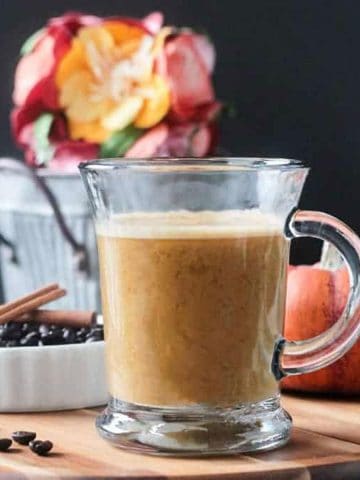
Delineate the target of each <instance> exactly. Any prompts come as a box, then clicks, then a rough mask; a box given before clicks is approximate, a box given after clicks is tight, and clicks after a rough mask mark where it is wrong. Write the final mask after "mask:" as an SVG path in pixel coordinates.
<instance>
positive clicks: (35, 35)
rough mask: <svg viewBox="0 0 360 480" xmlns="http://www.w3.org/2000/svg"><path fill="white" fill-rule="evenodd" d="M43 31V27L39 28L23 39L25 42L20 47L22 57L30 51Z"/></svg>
mask: <svg viewBox="0 0 360 480" xmlns="http://www.w3.org/2000/svg"><path fill="white" fill-rule="evenodd" d="M44 31H45V28H41V29H40V30H37V31H36V32H35V33H33V34H32V35H30V37H29V38H28V39H27V40H25V42H24V43H23V44H22V47H21V48H20V55H21V56H22V57H23V56H24V55H27V54H28V53H30V52H32V50H33V48H34V46H35V44H36V42H37V41H38V39H39V38H40V37H41V35H42V34H43V33H44Z"/></svg>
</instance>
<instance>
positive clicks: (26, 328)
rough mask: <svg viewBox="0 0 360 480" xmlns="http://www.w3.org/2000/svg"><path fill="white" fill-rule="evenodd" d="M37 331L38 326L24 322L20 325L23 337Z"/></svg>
mask: <svg viewBox="0 0 360 480" xmlns="http://www.w3.org/2000/svg"><path fill="white" fill-rule="evenodd" d="M38 331H39V325H37V324H36V323H32V322H25V323H23V324H22V328H21V332H22V334H23V335H24V334H25V335H26V334H28V333H31V332H38Z"/></svg>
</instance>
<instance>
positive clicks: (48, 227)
mask: <svg viewBox="0 0 360 480" xmlns="http://www.w3.org/2000/svg"><path fill="white" fill-rule="evenodd" d="M44 186H45V187H44ZM40 187H41V188H40ZM44 188H45V190H44ZM50 200H51V201H50ZM54 205H55V209H54ZM0 234H1V237H2V244H1V247H0V268H1V281H2V289H3V296H4V300H5V301H7V300H10V299H13V298H16V297H18V296H21V295H24V294H25V293H28V292H31V291H32V290H34V289H36V288H38V287H40V286H43V285H45V284H48V283H53V282H57V283H59V284H60V285H61V286H62V287H65V288H66V289H67V292H68V293H67V295H66V297H64V298H62V299H60V300H58V301H56V302H54V303H52V304H51V305H49V308H64V309H65V308H66V309H90V310H96V311H99V308H100V294H99V281H98V260H97V252H96V240H95V233H94V229H93V224H92V220H91V217H90V211H89V206H88V202H87V198H86V195H85V190H84V187H83V184H82V181H81V178H80V175H78V174H77V173H74V174H66V173H56V172H55V173H54V172H51V171H47V170H45V169H44V170H38V171H37V172H36V173H35V172H33V171H32V170H30V169H29V168H26V167H24V166H23V165H22V164H20V162H16V161H14V160H8V159H1V161H0ZM85 257H86V258H85Z"/></svg>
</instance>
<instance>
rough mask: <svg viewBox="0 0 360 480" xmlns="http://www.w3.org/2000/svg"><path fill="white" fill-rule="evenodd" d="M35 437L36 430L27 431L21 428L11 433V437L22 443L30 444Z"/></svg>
mask: <svg viewBox="0 0 360 480" xmlns="http://www.w3.org/2000/svg"><path fill="white" fill-rule="evenodd" d="M35 437H36V433H35V432H25V431H23V430H19V431H18V432H14V433H12V434H11V438H12V439H13V440H14V442H16V443H20V445H29V443H30V442H31V441H32V440H34V439H35Z"/></svg>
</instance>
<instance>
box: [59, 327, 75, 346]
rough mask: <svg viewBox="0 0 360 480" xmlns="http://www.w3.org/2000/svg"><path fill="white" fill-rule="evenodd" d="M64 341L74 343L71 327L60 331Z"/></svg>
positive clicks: (73, 333)
mask: <svg viewBox="0 0 360 480" xmlns="http://www.w3.org/2000/svg"><path fill="white" fill-rule="evenodd" d="M62 337H63V340H64V343H75V340H76V334H75V332H74V330H73V329H72V328H64V329H63V331H62Z"/></svg>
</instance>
